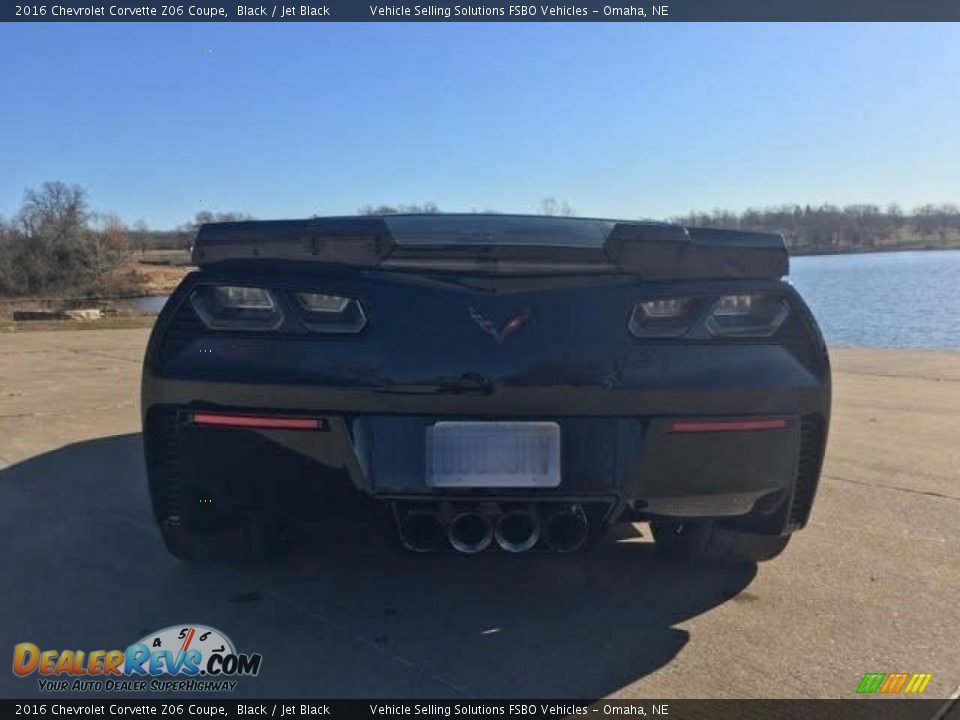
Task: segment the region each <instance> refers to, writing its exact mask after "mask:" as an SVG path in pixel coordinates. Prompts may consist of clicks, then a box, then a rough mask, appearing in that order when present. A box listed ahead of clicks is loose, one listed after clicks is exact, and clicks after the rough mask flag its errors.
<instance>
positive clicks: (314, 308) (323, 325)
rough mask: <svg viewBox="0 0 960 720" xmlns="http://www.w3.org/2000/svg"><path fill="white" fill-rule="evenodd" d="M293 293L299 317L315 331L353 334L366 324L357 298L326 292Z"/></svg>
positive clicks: (365, 318)
mask: <svg viewBox="0 0 960 720" xmlns="http://www.w3.org/2000/svg"><path fill="white" fill-rule="evenodd" d="M293 295H294V297H295V298H296V301H297V305H298V306H299V309H300V319H301V320H302V321H303V323H304V325H306V326H307V327H308V328H310V329H311V330H313V331H315V332H320V333H337V334H355V333H358V332H360V331H361V330H363V328H364V326H365V325H366V324H367V317H366V315H365V314H364V312H363V306H362V305H361V304H360V301H359V300H355V299H353V298H349V297H343V296H342V295H328V294H326V293H311V292H297V293H294V294H293Z"/></svg>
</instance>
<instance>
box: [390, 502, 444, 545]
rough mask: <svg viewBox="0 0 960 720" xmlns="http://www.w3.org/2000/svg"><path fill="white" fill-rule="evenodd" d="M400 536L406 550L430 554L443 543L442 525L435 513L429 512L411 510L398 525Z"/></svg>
mask: <svg viewBox="0 0 960 720" xmlns="http://www.w3.org/2000/svg"><path fill="white" fill-rule="evenodd" d="M400 535H401V537H402V538H403V543H404V545H406V546H407V549H409V550H413V551H414V552H430V551H431V550H436V549H438V548H439V547H440V545H441V543H442V542H443V525H442V523H441V522H440V518H439V517H437V515H436V513H433V512H431V511H429V510H411V511H410V512H408V513H407V514H406V515H405V516H404V517H403V520H402V521H401V523H400Z"/></svg>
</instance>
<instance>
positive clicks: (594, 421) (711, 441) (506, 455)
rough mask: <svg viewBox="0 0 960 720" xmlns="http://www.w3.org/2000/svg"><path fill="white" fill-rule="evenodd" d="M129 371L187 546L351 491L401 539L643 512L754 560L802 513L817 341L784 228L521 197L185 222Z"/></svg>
mask: <svg viewBox="0 0 960 720" xmlns="http://www.w3.org/2000/svg"><path fill="white" fill-rule="evenodd" d="M193 258H194V262H195V264H196V265H197V266H198V267H199V270H197V271H196V272H193V273H191V274H190V275H188V276H187V277H186V278H185V279H184V281H183V282H182V283H181V285H180V286H179V287H178V288H177V290H176V291H175V292H174V293H173V295H172V296H171V298H170V299H169V301H168V302H167V304H166V306H165V307H164V309H163V311H162V313H161V314H160V317H159V318H158V320H157V323H156V325H155V327H154V330H153V334H152V336H151V338H150V343H149V346H148V348H147V353H146V358H145V361H144V371H143V428H144V440H145V448H146V460H147V469H148V477H149V483H150V492H151V497H152V501H153V508H154V512H155V515H156V520H157V522H158V523H159V525H160V528H161V532H162V534H163V537H164V540H165V542H166V545H167V547H168V548H169V550H170V551H171V552H172V553H173V554H175V555H177V556H178V557H181V558H185V559H206V558H219V557H223V556H224V555H229V556H243V555H247V556H249V555H253V556H258V555H263V554H264V553H265V552H266V551H269V550H271V549H276V548H278V547H280V546H282V542H281V541H282V538H283V537H284V528H285V527H288V526H289V525H290V524H291V523H292V522H293V521H294V520H296V519H297V518H300V517H304V516H307V517H310V516H317V515H319V514H322V512H323V511H324V509H325V508H332V507H337V502H338V501H339V500H340V499H342V498H343V493H344V492H348V493H352V494H353V495H354V496H356V494H357V493H360V494H362V495H363V496H366V498H367V499H368V504H369V506H370V507H371V508H373V509H375V510H376V511H377V512H376V513H374V517H377V518H379V522H380V523H381V524H382V526H383V527H385V528H386V529H388V530H389V531H390V532H392V533H393V535H394V536H395V537H396V539H397V540H398V541H399V542H400V543H401V544H402V545H403V546H405V547H406V548H408V549H410V550H415V551H430V550H456V551H459V552H462V553H475V552H480V551H483V550H486V549H488V548H490V549H497V548H499V549H501V550H503V551H509V552H523V551H528V550H535V551H539V550H549V551H558V552H564V551H573V550H577V549H579V548H582V547H585V546H588V545H590V544H592V543H593V542H595V541H596V540H597V539H599V538H600V537H602V535H603V534H604V532H605V531H606V529H608V528H609V527H610V526H611V525H612V524H614V523H618V522H625V521H648V522H649V523H650V524H651V527H652V528H653V531H654V534H655V537H656V544H657V546H658V547H659V548H661V549H662V550H663V551H665V552H666V553H668V554H669V555H671V556H673V557H681V558H707V559H715V560H728V561H741V562H742V561H747V562H751V561H759V560H766V559H769V558H771V557H774V556H776V555H777V554H779V553H780V552H781V551H782V549H783V548H784V546H785V545H786V543H787V540H788V539H789V537H790V534H791V533H793V531H795V530H797V529H798V528H800V527H802V526H803V525H804V524H805V523H806V521H807V517H808V515H809V513H810V507H811V504H812V503H813V498H814V494H815V493H816V489H817V482H818V479H819V475H820V467H821V463H822V459H823V452H824V446H825V441H826V435H827V426H828V422H829V413H830V368H829V361H828V358H827V352H826V347H825V345H824V341H823V339H822V337H821V335H820V332H819V330H818V328H817V325H816V322H815V321H814V319H813V317H812V315H811V313H810V311H809V309H808V308H807V306H806V305H805V304H804V302H803V300H801V298H800V297H799V295H798V294H797V292H796V291H795V290H794V288H793V287H792V286H791V285H789V284H788V283H786V282H784V280H783V277H784V276H786V275H787V270H788V257H787V252H786V249H785V247H784V243H783V239H782V238H781V237H780V236H778V235H769V234H763V233H751V232H740V231H730V230H711V229H703V228H684V227H679V226H675V225H663V224H655V223H643V222H629V221H615V220H594V219H583V218H566V217H564V218H557V217H542V216H513V215H395V216H394V215H391V216H382V217H381V216H373V217H343V218H336V217H334V218H317V219H311V220H285V221H270V222H238V223H217V224H210V225H204V226H202V227H201V228H200V230H199V233H198V235H197V238H196V242H195V245H194V249H193Z"/></svg>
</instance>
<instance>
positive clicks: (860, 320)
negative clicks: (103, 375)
mask: <svg viewBox="0 0 960 720" xmlns="http://www.w3.org/2000/svg"><path fill="white" fill-rule="evenodd" d="M790 281H791V282H792V283H793V284H794V285H795V286H796V287H797V289H798V290H799V291H800V292H801V293H802V294H803V296H804V297H805V298H806V300H807V302H808V303H809V304H810V307H811V308H812V309H813V312H814V314H815V315H816V316H817V320H818V321H819V322H820V326H821V328H822V329H823V332H824V335H826V338H827V342H828V343H829V344H830V345H834V346H840V345H862V346H868V347H889V348H928V349H936V348H951V349H960V250H924V251H918V252H887V253H864V254H857V255H822V256H815V257H795V258H791V259H790ZM166 299H167V298H166V296H164V295H157V296H152V297H143V298H133V299H130V300H125V301H123V303H124V305H125V306H126V307H129V308H132V309H134V310H136V311H138V312H147V313H158V312H160V309H161V308H162V307H163V304H164V302H166Z"/></svg>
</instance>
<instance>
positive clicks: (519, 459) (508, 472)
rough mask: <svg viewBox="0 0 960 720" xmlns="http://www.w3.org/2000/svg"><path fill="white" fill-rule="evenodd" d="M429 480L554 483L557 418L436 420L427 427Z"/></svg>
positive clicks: (441, 483)
mask: <svg viewBox="0 0 960 720" xmlns="http://www.w3.org/2000/svg"><path fill="white" fill-rule="evenodd" d="M427 484H428V485H430V486H432V487H461V488H462V487H467V488H477V487H487V488H534V487H544V488H552V487H557V485H559V484H560V426H559V425H557V423H555V422H438V423H436V424H434V425H433V426H432V427H430V428H428V430H427Z"/></svg>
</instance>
